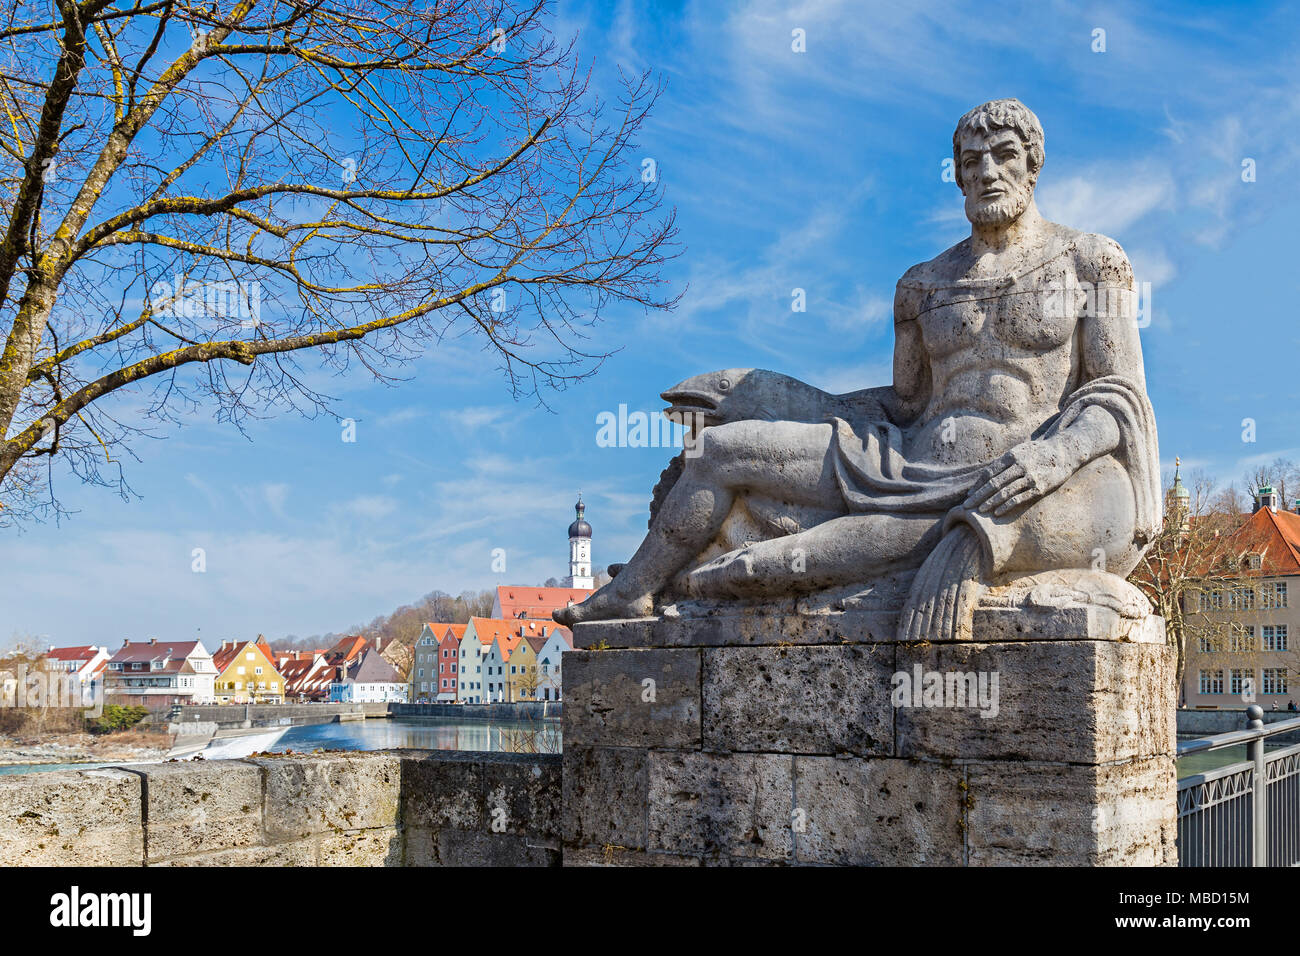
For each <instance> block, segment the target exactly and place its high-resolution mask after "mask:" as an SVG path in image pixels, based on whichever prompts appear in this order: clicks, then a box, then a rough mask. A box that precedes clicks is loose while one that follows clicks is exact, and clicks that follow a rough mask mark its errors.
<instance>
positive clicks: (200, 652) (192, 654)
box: [104, 639, 217, 707]
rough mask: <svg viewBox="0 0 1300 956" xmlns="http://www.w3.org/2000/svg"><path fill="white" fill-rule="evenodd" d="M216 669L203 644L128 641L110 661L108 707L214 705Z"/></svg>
mask: <svg viewBox="0 0 1300 956" xmlns="http://www.w3.org/2000/svg"><path fill="white" fill-rule="evenodd" d="M216 679H217V666H216V664H214V663H213V662H212V655H211V654H209V653H208V649H207V648H206V647H204V646H203V643H202V642H201V641H167V642H162V643H159V642H158V641H157V640H156V639H155V640H150V641H136V642H135V643H132V642H131V641H126V642H125V643H123V645H122V649H121V650H120V651H118V652H117V653H116V654H114V655H113V656H112V657H111V658H109V661H108V666H107V670H106V672H105V679H104V685H105V687H104V690H105V693H106V694H107V695H108V696H109V697H110V698H116V700H111V699H110V701H109V703H119V704H127V705H132V704H138V705H140V706H142V707H160V706H163V705H166V704H211V703H213V702H214V701H215V699H216V698H215V696H214V694H213V685H214V684H215V682H216Z"/></svg>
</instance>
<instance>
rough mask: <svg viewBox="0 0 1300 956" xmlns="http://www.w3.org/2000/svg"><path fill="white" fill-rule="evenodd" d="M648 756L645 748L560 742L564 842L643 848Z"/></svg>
mask: <svg viewBox="0 0 1300 956" xmlns="http://www.w3.org/2000/svg"><path fill="white" fill-rule="evenodd" d="M648 761H649V754H648V752H647V751H645V750H634V749H625V748H611V747H578V746H572V747H565V750H564V798H563V800H562V806H563V808H564V811H563V814H564V842H565V843H566V844H572V845H587V846H593V845H594V846H597V847H605V846H615V847H623V848H625V849H628V850H641V849H644V848H645V845H646V801H647V799H648V788H649V778H648V774H647V764H648Z"/></svg>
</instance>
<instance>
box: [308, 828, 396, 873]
mask: <svg viewBox="0 0 1300 956" xmlns="http://www.w3.org/2000/svg"><path fill="white" fill-rule="evenodd" d="M402 856H403V840H402V832H401V831H400V830H399V829H397V827H382V828H381V829H378V830H353V831H351V832H348V833H325V834H322V835H321V836H318V837H317V838H316V865H317V866H401V865H402Z"/></svg>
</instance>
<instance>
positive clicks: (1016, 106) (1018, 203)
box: [952, 99, 1045, 226]
mask: <svg viewBox="0 0 1300 956" xmlns="http://www.w3.org/2000/svg"><path fill="white" fill-rule="evenodd" d="M952 158H953V164H954V167H955V173H956V178H957V186H958V187H959V188H960V189H961V191H962V195H964V196H965V197H966V218H967V219H969V220H970V221H971V222H972V223H973V224H975V225H977V226H999V225H1006V224H1008V223H1011V222H1014V221H1015V220H1017V219H1019V218H1020V216H1021V214H1022V213H1023V212H1024V211H1025V210H1026V209H1027V208H1028V207H1029V202H1030V200H1031V199H1032V198H1033V195H1034V184H1035V183H1037V182H1038V171H1039V170H1040V169H1042V168H1043V160H1044V158H1045V154H1044V152H1043V127H1042V125H1041V124H1040V123H1039V122H1038V117H1037V116H1035V115H1034V114H1033V112H1032V111H1031V110H1030V109H1029V108H1028V107H1027V106H1025V104H1024V103H1021V102H1020V101H1019V100H1016V99H1006V100H989V102H987V103H983V104H981V105H979V106H977V107H975V108H974V109H973V110H971V111H970V112H969V113H967V114H966V115H965V116H963V117H962V118H961V119H960V120H958V121H957V129H956V131H955V132H953V134H952Z"/></svg>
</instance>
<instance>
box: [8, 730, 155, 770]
mask: <svg viewBox="0 0 1300 956" xmlns="http://www.w3.org/2000/svg"><path fill="white" fill-rule="evenodd" d="M171 744H172V738H171V737H170V736H169V735H167V734H159V733H135V732H131V731H127V732H124V733H117V734H105V735H104V736H96V735H94V734H85V733H75V734H74V733H68V734H46V735H43V736H41V737H39V738H37V737H28V736H22V735H19V736H0V766H10V765H14V764H81V763H105V762H114V763H116V762H130V763H140V762H145V761H154V760H163V759H165V758H166V756H167V751H168V750H169V749H170V748H171Z"/></svg>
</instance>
